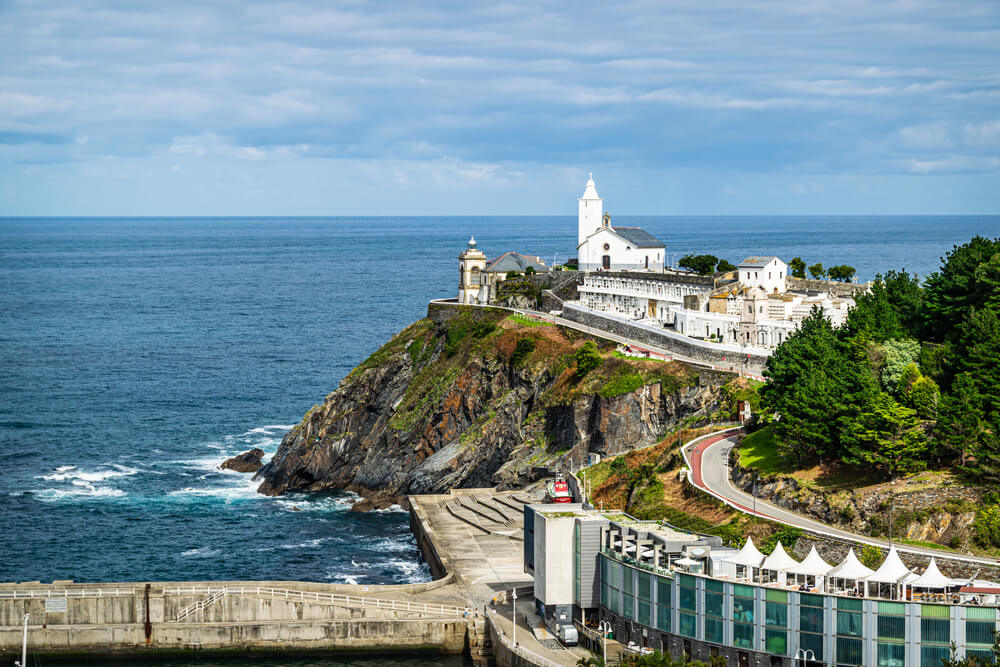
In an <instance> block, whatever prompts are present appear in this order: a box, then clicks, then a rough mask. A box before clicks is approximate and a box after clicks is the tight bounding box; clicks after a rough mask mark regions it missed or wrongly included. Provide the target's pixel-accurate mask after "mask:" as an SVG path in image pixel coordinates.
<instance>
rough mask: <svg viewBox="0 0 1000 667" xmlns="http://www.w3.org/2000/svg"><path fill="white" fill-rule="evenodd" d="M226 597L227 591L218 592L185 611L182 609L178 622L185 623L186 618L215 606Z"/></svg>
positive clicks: (178, 615) (186, 608)
mask: <svg viewBox="0 0 1000 667" xmlns="http://www.w3.org/2000/svg"><path fill="white" fill-rule="evenodd" d="M224 597H226V590H225V589H222V590H221V591H218V592H216V593H212V595H210V596H209V597H207V598H205V599H204V600H198V601H197V602H195V603H194V604H192V605H189V606H187V607H185V608H184V609H181V610H180V612H178V614H177V620H178V621H183V620H184V619H185V618H187V617H188V616H190V615H191V614H194V613H196V612H199V611H201V610H202V609H204V608H205V607H207V606H209V605H211V604H214V603H215V602H216V601H217V600H221V599H222V598H224Z"/></svg>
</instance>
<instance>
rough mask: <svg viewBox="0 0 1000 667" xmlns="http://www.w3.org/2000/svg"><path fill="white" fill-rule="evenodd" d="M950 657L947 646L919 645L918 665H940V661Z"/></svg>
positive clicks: (929, 666)
mask: <svg viewBox="0 0 1000 667" xmlns="http://www.w3.org/2000/svg"><path fill="white" fill-rule="evenodd" d="M949 657H951V650H950V649H949V648H948V647H947V646H921V647H920V667H941V661H942V660H946V659H948V658H949Z"/></svg>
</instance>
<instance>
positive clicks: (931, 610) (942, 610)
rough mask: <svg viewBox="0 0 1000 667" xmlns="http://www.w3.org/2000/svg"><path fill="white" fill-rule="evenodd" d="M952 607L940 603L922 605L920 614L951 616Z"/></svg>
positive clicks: (936, 616)
mask: <svg viewBox="0 0 1000 667" xmlns="http://www.w3.org/2000/svg"><path fill="white" fill-rule="evenodd" d="M950 612H951V608H950V607H946V606H944V605H940V604H922V605H920V615H921V616H923V617H924V618H949V617H950V616H951V613H950Z"/></svg>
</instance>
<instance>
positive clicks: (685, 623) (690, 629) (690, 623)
mask: <svg viewBox="0 0 1000 667" xmlns="http://www.w3.org/2000/svg"><path fill="white" fill-rule="evenodd" d="M677 618H678V621H677V624H678V626H679V627H678V628H677V629H678V630H679V631H680V633H681V634H682V635H684V636H685V637H694V636H695V634H696V632H697V627H698V626H697V618H696V617H695V615H694V614H684V613H681V614H678V616H677Z"/></svg>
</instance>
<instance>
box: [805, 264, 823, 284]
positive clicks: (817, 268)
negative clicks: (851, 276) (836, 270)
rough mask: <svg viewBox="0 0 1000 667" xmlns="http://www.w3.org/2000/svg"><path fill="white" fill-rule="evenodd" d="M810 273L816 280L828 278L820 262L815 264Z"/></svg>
mask: <svg viewBox="0 0 1000 667" xmlns="http://www.w3.org/2000/svg"><path fill="white" fill-rule="evenodd" d="M809 273H810V274H811V275H812V277H813V278H815V279H816V280H821V279H823V278H826V270H825V269H824V268H823V265H822V264H820V263H819V262H816V263H815V264H813V265H812V266H810V267H809Z"/></svg>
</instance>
